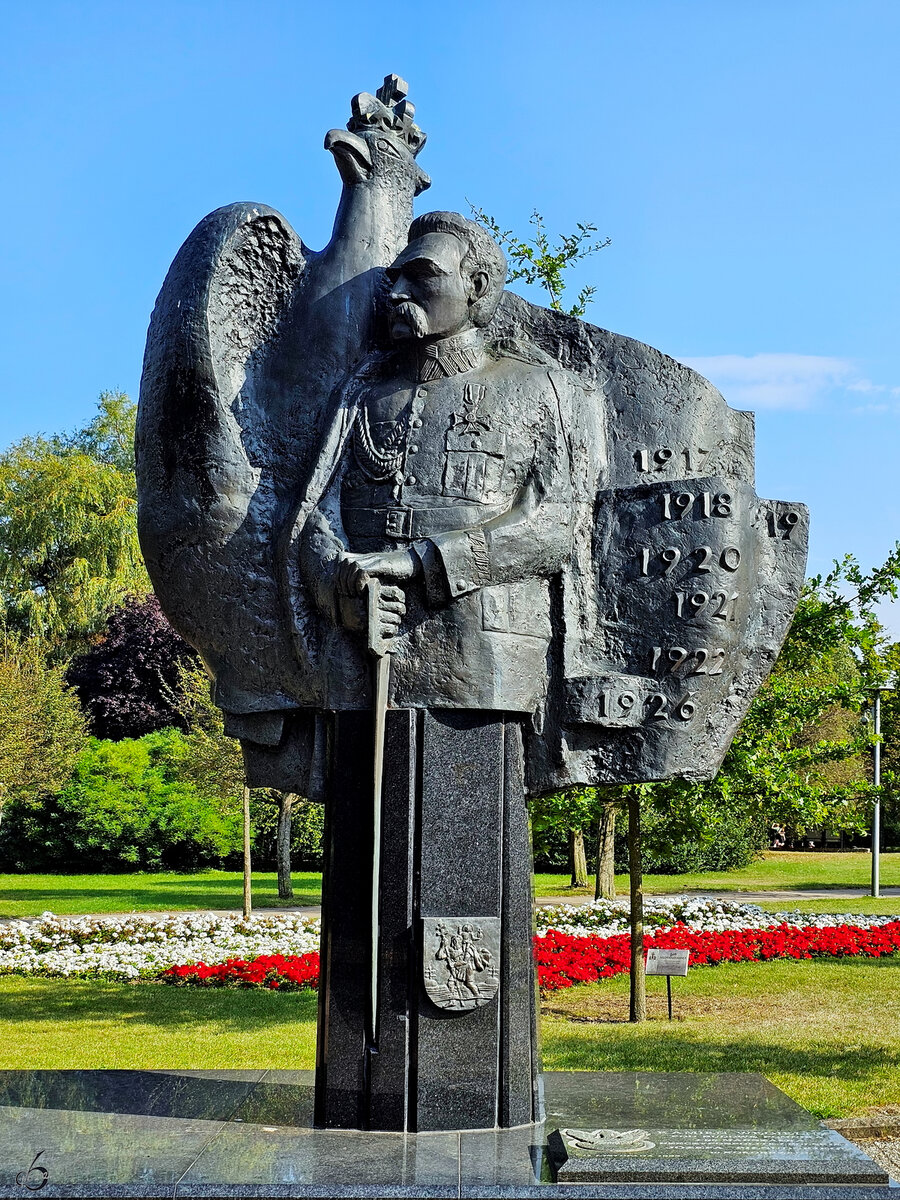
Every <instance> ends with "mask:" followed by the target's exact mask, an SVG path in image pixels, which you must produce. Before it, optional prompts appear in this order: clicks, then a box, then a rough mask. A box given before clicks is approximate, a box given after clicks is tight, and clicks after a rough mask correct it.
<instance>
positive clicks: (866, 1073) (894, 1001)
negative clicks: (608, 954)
mask: <svg viewBox="0 0 900 1200" xmlns="http://www.w3.org/2000/svg"><path fill="white" fill-rule="evenodd" d="M647 990H648V1000H649V1010H650V1015H651V1019H650V1020H649V1021H647V1022H646V1023H645V1024H641V1025H629V1024H628V1023H627V1018H628V978H627V976H618V977H616V978H615V979H612V980H607V981H605V982H604V983H601V984H590V985H581V986H579V987H574V988H571V989H570V990H568V991H566V992H557V993H554V994H553V995H552V996H551V997H550V998H549V999H548V1000H547V1002H546V1003H545V1005H544V1016H543V1020H542V1033H543V1054H544V1068H545V1070H601V1071H759V1072H760V1073H761V1074H763V1075H765V1076H766V1077H767V1078H768V1079H770V1080H771V1081H772V1083H774V1084H776V1085H777V1086H778V1087H780V1088H782V1090H783V1091H785V1092H786V1093H787V1094H788V1095H789V1096H791V1097H792V1098H793V1099H794V1100H796V1101H797V1102H798V1103H799V1104H802V1105H803V1106H804V1108H808V1109H809V1110H810V1111H811V1112H813V1113H815V1114H816V1115H817V1116H819V1117H843V1116H853V1115H855V1114H860V1113H862V1112H864V1111H865V1110H866V1109H867V1108H869V1107H871V1106H873V1105H883V1104H898V1103H900V1043H898V1033H900V959H898V958H883V959H867V960H858V959H842V960H831V961H828V960H816V961H810V962H789V961H775V962H770V963H757V964H746V963H733V964H726V965H723V966H719V967H714V968H710V967H698V968H697V969H695V970H693V971H691V972H690V974H689V975H688V976H687V978H686V979H674V980H673V981H672V991H673V996H674V1011H675V1017H676V1020H674V1021H672V1022H671V1023H670V1022H669V1021H668V1020H667V1019H666V1007H665V981H664V980H663V979H650V980H648V989H647Z"/></svg>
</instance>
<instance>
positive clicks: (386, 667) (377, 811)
mask: <svg viewBox="0 0 900 1200" xmlns="http://www.w3.org/2000/svg"><path fill="white" fill-rule="evenodd" d="M380 595H381V583H380V581H379V580H378V579H376V578H374V577H373V578H370V579H369V582H368V583H367V584H366V608H367V617H368V620H367V644H368V650H369V653H370V654H371V655H372V657H373V659H374V664H373V672H372V674H373V685H374V686H373V691H374V706H373V707H374V717H375V747H374V748H375V757H374V760H373V771H372V800H373V805H372V808H373V813H372V818H373V819H372V832H373V850H372V928H371V950H372V954H371V977H370V979H369V1029H368V1037H367V1038H366V1052H367V1053H366V1057H367V1060H368V1058H369V1057H370V1056H371V1055H372V1054H374V1053H376V1052H377V1049H378V1040H377V1038H378V943H379V934H380V922H379V913H378V899H379V891H380V887H381V802H382V795H381V794H382V781H383V778H384V729H385V721H386V718H387V706H388V684H389V682H390V675H391V660H390V654H391V650H392V646H391V645H390V642H389V640H388V639H385V638H383V637H382V636H381V633H380V630H379V621H378V609H379V604H378V601H379V597H380Z"/></svg>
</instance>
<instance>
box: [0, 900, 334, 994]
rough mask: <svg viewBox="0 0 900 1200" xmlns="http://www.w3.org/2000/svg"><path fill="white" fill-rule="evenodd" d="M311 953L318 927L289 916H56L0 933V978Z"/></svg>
mask: <svg viewBox="0 0 900 1200" xmlns="http://www.w3.org/2000/svg"><path fill="white" fill-rule="evenodd" d="M318 948H319V921H318V920H317V919H316V918H311V917H302V916H299V915H296V914H281V913H275V914H271V915H263V916H253V917H250V919H249V920H248V921H244V919H243V917H237V916H211V915H209V914H190V913H185V914H175V915H172V916H167V917H163V918H160V919H154V918H145V917H128V918H116V917H74V918H63V917H56V916H54V915H53V914H52V913H43V914H42V915H41V917H40V918H39V919H38V920H36V921H33V922H30V921H11V922H10V923H9V924H7V925H5V926H2V927H0V974H4V973H7V974H8V973H12V972H14V973H16V974H27V975H58V976H63V977H71V976H81V977H92V978H104V979H125V980H128V979H136V978H139V977H152V976H154V975H157V974H158V973H159V972H160V971H163V970H165V969H166V968H167V967H172V966H175V965H177V964H181V963H191V962H198V961H200V960H202V961H203V962H206V963H210V964H211V963H219V962H224V961H225V960H226V959H228V958H245V959H250V958H255V957H257V955H260V954H285V955H288V954H308V953H310V952H312V951H315V950H318Z"/></svg>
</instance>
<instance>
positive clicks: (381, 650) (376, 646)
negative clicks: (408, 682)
mask: <svg viewBox="0 0 900 1200" xmlns="http://www.w3.org/2000/svg"><path fill="white" fill-rule="evenodd" d="M380 600H381V580H380V579H378V578H376V577H375V576H374V575H370V576H369V581H368V583H367V584H366V645H367V646H368V649H369V653H370V654H372V655H373V656H374V657H375V658H384V656H385V654H390V652H391V647H390V645H389V643H388V640H387V639H386V638H384V637H382V636H381V621H380V620H379V606H380Z"/></svg>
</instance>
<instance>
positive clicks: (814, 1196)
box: [0, 1070, 900, 1200]
mask: <svg viewBox="0 0 900 1200" xmlns="http://www.w3.org/2000/svg"><path fill="white" fill-rule="evenodd" d="M544 1087H545V1100H546V1117H545V1120H544V1121H543V1122H542V1123H540V1124H536V1125H527V1126H521V1127H519V1128H517V1129H503V1130H497V1129H492V1130H475V1131H467V1132H464V1133H458V1132H446V1133H424V1134H402V1133H366V1132H360V1131H356V1130H333V1129H332V1130H321V1129H314V1128H312V1088H313V1073H312V1072H311V1071H276V1070H260V1071H174V1070H172V1071H5V1072H0V1200H11V1198H12V1197H16V1198H18V1200H21V1197H22V1196H24V1195H27V1194H28V1191H34V1192H35V1193H37V1192H38V1191H39V1192H41V1194H42V1196H49V1197H67V1196H71V1197H78V1198H84V1200H87V1198H88V1197H95V1198H98V1200H99V1198H101V1197H102V1198H106V1197H110V1198H116V1200H130V1198H132V1197H134V1198H138V1197H163V1196H166V1197H171V1198H172V1200H181V1198H182V1197H184V1198H188V1200H217V1198H219V1197H222V1198H223V1200H224V1198H226V1197H227V1198H228V1200H235V1198H238V1197H244V1196H246V1197H248V1198H249V1197H252V1198H254V1200H264V1198H269V1200H272V1198H276V1197H278V1198H281V1197H285V1198H288V1197H296V1198H297V1200H302V1198H307V1197H308V1198H310V1200H312V1198H323V1197H334V1198H335V1200H337V1198H345V1197H346V1198H347V1200H354V1198H357V1197H358V1198H360V1200H377V1198H384V1200H390V1198H393V1197H397V1198H398V1200H399V1198H408V1200H413V1198H418V1200H432V1198H434V1200H451V1198H457V1200H461V1198H463V1197H465V1198H466V1200H516V1198H522V1200H525V1198H526V1197H527V1198H528V1200H538V1198H539V1197H543V1198H545V1200H546V1197H547V1196H548V1195H557V1194H558V1195H561V1196H570V1195H571V1196H577V1197H579V1198H580V1200H675V1198H676V1197H680V1198H681V1200H889V1198H890V1200H897V1197H898V1195H900V1192H898V1190H897V1189H896V1188H894V1187H891V1186H890V1185H889V1179H888V1176H889V1169H892V1168H893V1158H891V1157H890V1156H888V1158H889V1164H890V1165H889V1164H888V1162H886V1161H885V1160H884V1156H883V1155H880V1154H879V1155H874V1157H881V1158H882V1165H881V1166H879V1165H878V1164H877V1163H876V1162H875V1161H873V1158H872V1157H869V1156H868V1155H867V1154H866V1153H864V1152H863V1151H862V1150H861V1149H859V1148H857V1147H856V1146H854V1145H852V1144H851V1143H850V1142H848V1141H847V1140H846V1139H844V1138H843V1137H842V1136H841V1135H840V1134H839V1133H837V1132H835V1131H833V1130H828V1129H825V1128H824V1127H823V1126H822V1124H821V1123H819V1122H817V1121H815V1119H814V1118H813V1117H812V1116H811V1115H810V1114H809V1113H807V1112H806V1111H805V1110H804V1109H802V1108H801V1107H800V1106H799V1105H797V1104H795V1103H794V1102H793V1101H792V1100H790V1099H789V1098H788V1097H787V1096H785V1095H784V1093H782V1092H780V1091H779V1090H778V1089H777V1088H776V1087H774V1086H773V1085H772V1084H770V1083H768V1082H767V1081H766V1080H765V1079H763V1078H762V1076H759V1075H753V1074H738V1073H731V1074H688V1073H666V1072H660V1073H651V1072H594V1071H581V1072H577V1071H576V1072H549V1073H547V1074H546V1075H545V1076H544ZM573 1130H575V1131H576V1140H577V1137H579V1136H581V1135H596V1134H597V1132H598V1131H599V1130H603V1131H605V1132H606V1133H609V1132H610V1131H613V1132H617V1133H618V1134H619V1135H621V1136H626V1135H627V1136H629V1137H632V1141H631V1152H630V1153H629V1154H627V1155H624V1156H623V1155H622V1154H608V1155H607V1154H605V1153H600V1154H598V1153H596V1147H595V1149H594V1151H591V1152H590V1153H588V1154H587V1155H585V1156H579V1155H578V1154H577V1153H575V1152H573V1153H571V1154H569V1153H568V1152H566V1150H565V1143H564V1141H563V1138H564V1137H565V1138H569V1139H570V1143H571V1136H572V1131H573ZM636 1133H642V1134H643V1135H644V1139H643V1141H641V1140H640V1139H638V1142H637V1143H635V1141H634V1138H633V1136H632V1135H634V1134H636ZM601 1142H602V1139H601ZM647 1143H649V1144H647ZM561 1145H562V1147H563V1149H562V1152H561V1151H560V1146H561ZM636 1145H643V1146H644V1147H645V1148H644V1149H639V1150H635V1146H636ZM570 1148H571V1146H570Z"/></svg>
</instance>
